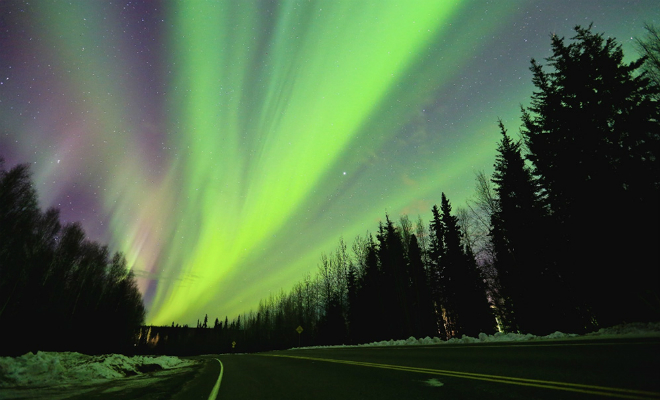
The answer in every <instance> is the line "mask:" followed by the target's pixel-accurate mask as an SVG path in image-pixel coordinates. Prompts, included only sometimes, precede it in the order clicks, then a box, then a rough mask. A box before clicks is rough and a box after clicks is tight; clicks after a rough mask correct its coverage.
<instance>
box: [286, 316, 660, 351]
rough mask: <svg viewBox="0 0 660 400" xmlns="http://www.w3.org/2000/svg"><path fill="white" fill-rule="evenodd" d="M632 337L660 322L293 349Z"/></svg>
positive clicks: (652, 331)
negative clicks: (575, 330) (580, 332)
mask: <svg viewBox="0 0 660 400" xmlns="http://www.w3.org/2000/svg"><path fill="white" fill-rule="evenodd" d="M591 336H599V337H603V338H605V337H632V336H637V337H639V336H660V322H653V323H630V324H623V325H617V326H613V327H611V328H603V329H600V330H598V331H597V332H593V333H588V334H586V335H584V336H580V335H578V334H575V333H563V332H559V331H557V332H554V333H551V334H549V335H545V336H536V335H532V334H531V333H527V334H522V333H503V332H497V333H496V334H494V335H487V334H485V333H480V334H479V336H478V337H476V338H474V337H471V336H465V335H463V337H461V338H460V339H459V338H452V339H449V340H446V341H445V340H442V339H440V338H437V337H434V338H430V337H428V336H427V337H425V338H423V339H416V338H414V337H412V336H411V337H409V338H408V339H406V340H383V341H380V342H372V343H366V344H359V345H357V346H346V345H339V346H315V347H295V348H293V349H291V350H303V349H318V348H328V347H364V346H374V347H376V346H377V347H382V346H425V345H434V344H461V343H489V342H520V341H528V340H549V339H555V340H556V339H568V338H576V337H591Z"/></svg>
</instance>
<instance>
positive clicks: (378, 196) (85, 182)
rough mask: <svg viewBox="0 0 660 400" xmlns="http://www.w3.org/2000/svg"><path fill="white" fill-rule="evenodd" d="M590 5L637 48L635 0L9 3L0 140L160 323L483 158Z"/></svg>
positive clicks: (222, 305)
mask: <svg viewBox="0 0 660 400" xmlns="http://www.w3.org/2000/svg"><path fill="white" fill-rule="evenodd" d="M590 22H593V23H594V30H595V31H596V32H604V33H605V34H606V35H607V36H613V37H615V38H617V40H618V41H619V42H620V43H621V44H622V45H623V46H624V52H625V53H626V54H627V56H628V58H629V60H631V59H632V58H633V57H637V55H636V53H635V52H634V50H633V47H632V43H633V37H634V36H637V37H641V36H643V34H644V30H643V25H644V22H647V23H652V24H655V25H658V24H660V4H659V3H658V1H657V0H648V1H624V0H618V1H615V0H612V1H597V0H552V1H513V0H507V1H440V0H438V1H430V0H420V1H413V0H401V1H398V0H397V1H395V0H350V1H340V0H327V1H281V2H280V1H255V2H250V1H238V0H236V1H227V2H221V1H209V2H205V1H201V0H199V1H196V0H190V1H179V2H176V1H168V2H160V1H124V2H118V1H112V2H111V1H103V2H102V1H83V0H79V1H73V2H65V1H30V2H24V1H11V0H10V1H7V0H3V1H1V2H0V156H1V157H3V158H4V159H5V168H11V167H13V166H14V165H16V164H17V163H30V164H31V168H32V172H33V178H34V181H35V184H36V188H37V191H38V194H39V197H40V204H41V207H42V208H44V209H45V208H47V207H51V206H54V207H58V208H59V209H60V210H61V213H62V214H61V215H62V219H63V220H64V221H66V222H75V221H80V222H81V223H82V224H83V227H84V229H85V231H86V232H87V234H88V236H89V238H91V239H92V240H96V241H99V242H101V243H105V244H108V245H109V247H110V248H111V250H113V251H117V250H119V251H122V252H124V253H125V254H126V256H127V258H128V261H129V264H130V265H132V266H133V268H134V271H135V273H136V275H137V276H138V277H139V286H140V290H141V291H142V292H143V293H144V295H145V302H146V305H147V307H148V309H149V313H148V316H147V322H148V323H153V324H171V323H172V321H176V322H177V323H182V324H183V323H187V324H192V325H194V324H195V321H196V320H197V319H198V318H203V317H204V314H207V313H208V315H209V318H210V319H213V318H215V317H219V318H221V319H224V316H225V315H229V317H230V318H232V317H235V316H236V315H238V314H239V313H243V312H246V311H249V310H250V309H251V308H252V309H254V308H256V306H257V303H258V301H259V299H261V298H265V297H267V296H269V295H270V293H278V292H279V291H280V289H281V288H283V289H285V290H288V289H289V288H290V286H291V285H292V284H293V283H295V282H297V281H299V280H301V279H302V278H303V276H304V275H305V274H306V273H308V272H311V273H312V274H314V273H315V271H316V268H317V264H318V262H319V258H320V256H321V254H322V253H324V252H326V253H328V252H331V251H332V250H333V249H334V248H335V247H336V245H337V242H338V240H339V238H340V237H342V236H343V237H344V239H345V240H346V241H347V242H348V243H349V244H350V243H351V242H352V241H353V238H354V237H355V236H356V235H358V234H361V235H364V234H365V233H366V232H367V231H371V232H374V231H376V230H377V227H378V221H379V220H382V219H384V217H385V213H386V212H387V213H389V215H390V216H391V217H392V218H393V219H395V220H396V219H398V217H399V216H400V215H401V214H403V213H405V214H408V215H409V216H410V218H411V219H413V220H416V219H417V217H418V215H420V216H421V217H422V219H423V220H424V221H428V220H430V209H431V207H432V206H433V204H436V203H439V202H440V195H441V192H445V194H446V195H447V197H448V198H449V200H450V201H451V202H452V203H453V205H454V208H456V207H459V206H463V205H464V204H465V201H466V200H467V199H469V198H470V197H472V196H473V195H474V187H475V178H474V177H475V172H476V171H479V170H484V171H485V172H487V173H490V172H491V171H492V165H493V162H494V158H495V148H496V143H497V141H498V140H499V130H498V128H497V123H496V121H497V118H498V117H499V118H501V119H502V120H503V122H504V123H505V125H506V126H507V128H508V129H509V131H510V132H511V133H514V136H515V133H516V132H517V130H518V127H519V120H520V105H521V104H522V105H527V104H529V98H530V95H531V93H532V91H533V86H532V83H531V72H530V71H529V69H528V67H529V65H530V59H531V58H533V57H534V58H536V59H539V60H541V59H543V58H544V57H547V56H549V55H550V35H551V34H552V33H555V34H557V35H559V36H566V37H567V38H568V37H572V36H573V33H574V32H573V30H572V28H573V27H574V26H575V25H578V24H579V25H583V26H587V25H589V23H590Z"/></svg>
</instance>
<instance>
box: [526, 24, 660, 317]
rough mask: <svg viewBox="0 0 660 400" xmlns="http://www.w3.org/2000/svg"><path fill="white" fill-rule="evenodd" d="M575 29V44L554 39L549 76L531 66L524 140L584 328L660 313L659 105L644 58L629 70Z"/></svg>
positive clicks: (598, 38) (614, 53)
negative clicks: (657, 249)
mask: <svg viewBox="0 0 660 400" xmlns="http://www.w3.org/2000/svg"><path fill="white" fill-rule="evenodd" d="M575 30H576V36H575V37H574V38H573V40H572V42H571V43H566V42H565V40H564V38H560V37H558V36H553V37H552V56H550V57H549V58H548V59H547V61H548V64H549V67H550V68H551V70H550V71H549V72H547V71H545V70H544V68H543V66H542V65H540V64H539V63H537V62H536V61H535V60H532V67H531V70H532V72H533V84H534V86H535V87H536V91H535V92H534V94H533V96H532V102H531V106H530V107H528V108H527V109H525V110H523V125H524V128H523V130H522V133H523V135H524V137H525V140H526V144H527V146H528V148H529V152H530V153H529V155H528V159H529V160H530V161H531V162H532V163H533V166H534V174H535V176H536V177H537V179H538V182H539V184H540V189H541V190H542V193H543V194H544V197H545V200H546V202H547V203H546V204H547V207H548V212H549V213H550V216H551V218H550V221H552V223H553V225H552V229H549V232H550V233H551V237H552V238H553V241H552V242H551V245H552V246H553V247H554V252H555V253H554V254H555V265H556V267H557V268H558V273H559V275H560V276H561V277H562V279H563V280H564V281H565V282H566V284H570V285H572V286H573V290H572V295H573V296H574V300H573V301H572V303H573V304H574V306H575V307H577V309H579V311H580V315H581V316H582V318H580V319H579V321H578V322H577V323H579V324H580V326H578V327H577V328H579V329H582V330H584V329H590V328H591V327H590V326H589V324H591V323H593V322H594V321H595V322H597V323H600V324H602V325H611V324H615V323H619V322H622V321H624V320H630V319H633V320H649V319H654V318H657V316H658V311H657V310H658V309H660V307H659V306H660V304H659V300H658V299H659V298H660V296H658V285H657V282H658V279H659V274H658V268H659V267H658V263H657V259H656V257H655V254H654V252H653V251H652V250H651V249H653V248H655V247H657V243H658V242H659V241H660V236H659V233H658V226H659V224H658V207H657V205H658V204H659V197H658V190H659V189H660V179H659V178H660V169H659V168H658V159H657V157H658V150H659V149H660V135H659V134H658V132H660V107H659V106H658V101H657V99H658V97H657V95H658V89H659V88H658V87H657V86H654V85H651V84H650V82H649V79H648V78H647V77H646V76H645V75H643V74H641V75H640V74H638V70H639V68H640V67H641V66H642V64H643V62H644V61H643V59H640V60H637V61H633V62H631V63H624V61H623V51H622V49H621V46H620V45H619V44H617V43H616V41H615V40H614V39H613V38H608V39H605V38H604V37H603V35H602V34H595V33H593V32H591V27H589V28H581V27H576V28H575ZM617 210H630V212H631V213H632V215H628V214H626V213H623V212H618V211H617ZM641 210H644V211H643V212H644V216H643V217H641V216H638V215H636V213H638V212H640V211H641ZM632 232H645V233H644V234H641V235H634V234H631V233H632Z"/></svg>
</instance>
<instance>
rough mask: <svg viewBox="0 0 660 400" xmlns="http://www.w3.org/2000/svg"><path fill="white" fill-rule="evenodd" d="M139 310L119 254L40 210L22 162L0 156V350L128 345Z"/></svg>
mask: <svg viewBox="0 0 660 400" xmlns="http://www.w3.org/2000/svg"><path fill="white" fill-rule="evenodd" d="M144 317H145V309H144V305H143V302H142V295H141V294H140V292H139V290H138V288H137V285H136V282H135V277H134V275H133V272H132V271H130V270H129V269H128V267H127V264H126V259H125V258H124V256H123V255H122V254H120V253H115V254H112V255H111V254H110V251H109V250H108V247H107V246H103V245H101V244H99V243H96V242H94V241H91V240H89V239H87V238H86V237H85V232H84V231H83V229H82V227H81V225H80V224H79V223H68V224H64V225H63V224H62V222H60V215H59V210H58V209H56V208H50V209H48V210H46V211H45V212H42V211H41V210H40V209H39V205H38V198H37V194H36V191H35V189H34V185H33V183H32V180H31V175H30V169H29V166H28V165H26V164H22V165H18V166H15V167H14V168H12V169H10V170H6V169H5V166H4V162H3V160H2V159H1V158H0V330H1V331H2V340H1V341H0V355H19V354H24V353H26V352H28V351H33V352H36V351H39V350H40V351H78V352H84V353H88V354H90V353H108V352H130V351H132V348H133V344H134V335H135V330H136V329H138V328H139V327H140V326H141V325H142V324H144Z"/></svg>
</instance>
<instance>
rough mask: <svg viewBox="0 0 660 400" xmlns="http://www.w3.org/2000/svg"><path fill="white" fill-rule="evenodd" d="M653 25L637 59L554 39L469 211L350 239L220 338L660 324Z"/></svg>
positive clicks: (658, 66) (224, 342) (583, 38)
mask: <svg viewBox="0 0 660 400" xmlns="http://www.w3.org/2000/svg"><path fill="white" fill-rule="evenodd" d="M646 29H647V32H648V35H647V36H646V37H645V38H643V39H639V40H638V41H637V44H638V49H639V51H640V52H641V54H642V57H641V58H640V59H638V60H636V61H632V62H630V63H626V62H624V57H623V51H622V48H621V46H620V45H619V44H618V43H617V42H616V41H615V40H614V39H613V38H605V37H604V36H603V35H602V34H597V33H593V32H592V29H591V26H589V27H587V28H583V27H579V26H578V27H576V28H575V32H576V34H575V36H574V37H573V38H571V39H570V40H568V41H567V40H566V39H565V38H562V37H558V36H556V35H553V36H552V37H551V46H552V55H551V56H550V57H549V58H548V59H546V61H547V63H546V65H542V64H541V63H539V62H537V61H536V60H532V61H531V68H530V69H531V71H532V74H533V78H532V82H533V84H534V87H535V90H534V92H533V94H532V97H531V102H530V105H529V106H527V107H522V106H521V114H522V116H521V121H522V127H521V129H520V133H519V136H518V138H514V137H512V136H510V135H509V133H508V132H507V129H506V127H505V126H504V124H503V123H502V121H498V127H499V131H500V140H499V142H498V143H497V153H496V159H495V163H494V172H493V174H492V176H488V175H486V174H485V173H483V172H480V173H478V174H477V179H476V181H477V185H476V195H475V198H474V199H473V200H471V201H469V202H468V208H467V209H459V211H458V212H457V213H455V214H454V213H452V207H451V204H450V202H449V200H448V199H447V198H446V196H445V195H444V193H443V194H442V197H441V199H440V200H441V201H440V207H437V206H434V207H433V209H432V210H431V212H432V219H431V220H430V221H428V223H425V222H424V221H422V220H421V219H419V220H418V221H417V222H416V223H412V222H411V221H410V220H409V218H408V217H407V216H403V217H401V218H400V220H399V221H398V223H396V224H395V223H394V222H393V221H392V220H391V219H390V217H389V216H387V215H386V216H385V221H384V222H382V223H381V224H380V226H379V227H378V231H377V233H376V235H375V237H374V236H372V235H371V234H367V235H366V236H364V237H357V238H356V239H355V241H354V242H353V243H352V245H351V247H350V250H349V249H348V246H347V244H346V243H345V242H344V241H343V240H340V242H339V246H338V247H337V249H336V251H335V252H334V253H332V254H330V255H323V256H322V257H321V261H320V264H319V269H318V272H317V274H316V275H315V276H314V277H312V276H311V275H308V276H306V277H305V278H304V279H303V280H302V281H301V282H299V283H297V284H295V285H294V286H293V288H292V289H291V291H290V292H288V293H286V292H284V291H281V292H280V293H278V294H270V296H268V297H267V298H264V299H262V300H261V301H260V303H259V306H258V308H257V310H252V311H250V312H249V313H246V314H244V315H243V316H242V318H241V317H238V318H236V319H234V320H233V321H232V322H231V324H229V323H228V319H227V318H225V322H224V324H223V323H222V322H219V323H218V321H217V320H216V324H215V326H214V328H213V329H211V328H210V327H209V329H207V330H208V331H213V332H214V335H215V336H214V337H215V338H216V339H217V341H216V342H215V343H218V346H219V348H220V349H221V350H225V351H228V350H230V349H231V348H230V347H229V345H230V343H232V342H236V343H237V344H238V346H239V347H240V348H241V350H242V351H256V350H266V349H277V348H287V347H294V346H298V345H301V346H306V345H324V344H341V343H347V344H349V343H352V344H356V343H365V342H371V341H379V340H387V339H405V338H407V337H409V336H415V337H424V336H439V337H441V338H444V339H449V338H452V337H460V336H461V335H470V336H476V335H478V334H479V333H480V332H484V333H492V332H493V331H494V330H496V329H499V330H503V331H507V332H524V333H534V334H548V333H552V332H554V331H555V330H561V331H565V332H575V333H584V332H587V331H590V330H595V329H598V328H599V327H603V326H611V325H615V324H618V323H623V322H631V321H656V320H658V319H660V290H659V286H660V285H659V282H660V280H659V274H658V269H659V263H658V258H657V248H658V243H660V235H659V229H658V227H659V224H658V222H659V218H658V209H659V207H658V205H659V204H660V198H659V196H658V192H659V190H660V171H659V168H658V159H657V157H658V154H659V150H660V106H659V104H660V103H659V102H660V85H659V81H658V76H660V63H659V62H658V60H659V59H660V57H659V56H660V40H659V35H658V32H657V30H656V29H655V28H654V27H652V26H647V27H646ZM204 325H206V322H205V323H204ZM198 326H200V327H202V328H203V326H202V325H200V324H198ZM299 326H300V327H301V328H302V333H298V332H297V331H296V328H297V327H299ZM170 329H177V328H176V327H175V326H174V324H173V327H171V328H170ZM179 329H183V328H179ZM201 330H202V331H204V329H201ZM191 331H194V330H192V329H191ZM162 344H164V342H163V343H162Z"/></svg>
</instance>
